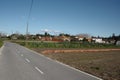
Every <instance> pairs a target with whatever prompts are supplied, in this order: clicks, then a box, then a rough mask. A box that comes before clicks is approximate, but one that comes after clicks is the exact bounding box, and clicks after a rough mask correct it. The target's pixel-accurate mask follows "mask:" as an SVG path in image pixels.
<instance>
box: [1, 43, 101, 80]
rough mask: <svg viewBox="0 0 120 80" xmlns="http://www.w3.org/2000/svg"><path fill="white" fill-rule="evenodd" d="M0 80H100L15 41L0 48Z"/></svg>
mask: <svg viewBox="0 0 120 80" xmlns="http://www.w3.org/2000/svg"><path fill="white" fill-rule="evenodd" d="M0 80H102V79H100V78H98V77H95V76H92V75H90V74H87V73H84V72H82V71H79V70H76V69H74V68H71V67H69V66H67V65H64V64H62V63H59V62H57V61H54V60H51V59H49V58H47V57H45V56H43V55H40V54H37V53H36V52H34V51H32V50H29V49H27V48H25V47H22V46H20V45H18V44H15V43H10V42H5V43H4V45H3V47H2V48H1V49H0Z"/></svg>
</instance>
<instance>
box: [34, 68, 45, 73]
mask: <svg viewBox="0 0 120 80" xmlns="http://www.w3.org/2000/svg"><path fill="white" fill-rule="evenodd" d="M35 69H36V70H37V71H39V72H40V73H41V74H44V73H43V72H42V71H41V70H40V69H39V68H38V67H35Z"/></svg>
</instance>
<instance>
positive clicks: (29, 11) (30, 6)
mask: <svg viewBox="0 0 120 80" xmlns="http://www.w3.org/2000/svg"><path fill="white" fill-rule="evenodd" d="M32 5H33V0H32V1H31V6H30V10H29V14H28V19H27V26H26V42H25V45H26V46H27V40H28V27H29V19H30V15H31V10H32Z"/></svg>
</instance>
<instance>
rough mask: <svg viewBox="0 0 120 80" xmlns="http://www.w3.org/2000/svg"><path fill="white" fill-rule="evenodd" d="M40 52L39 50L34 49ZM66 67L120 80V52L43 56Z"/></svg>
mask: <svg viewBox="0 0 120 80" xmlns="http://www.w3.org/2000/svg"><path fill="white" fill-rule="evenodd" d="M34 50H35V51H37V52H41V51H43V50H41V49H34ZM43 55H45V56H47V57H50V58H52V59H55V60H58V61H60V62H63V63H65V64H67V65H70V66H72V67H75V68H77V69H80V70H82V71H85V72H88V73H90V74H93V75H96V76H98V77H101V78H103V79H104V80H120V51H105V52H104V51H101V52H78V53H47V54H43Z"/></svg>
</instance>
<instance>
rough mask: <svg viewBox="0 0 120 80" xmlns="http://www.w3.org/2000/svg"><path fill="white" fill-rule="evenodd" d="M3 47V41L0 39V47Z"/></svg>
mask: <svg viewBox="0 0 120 80" xmlns="http://www.w3.org/2000/svg"><path fill="white" fill-rule="evenodd" d="M2 45H3V41H2V40H1V39H0V47H1V46H2Z"/></svg>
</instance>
